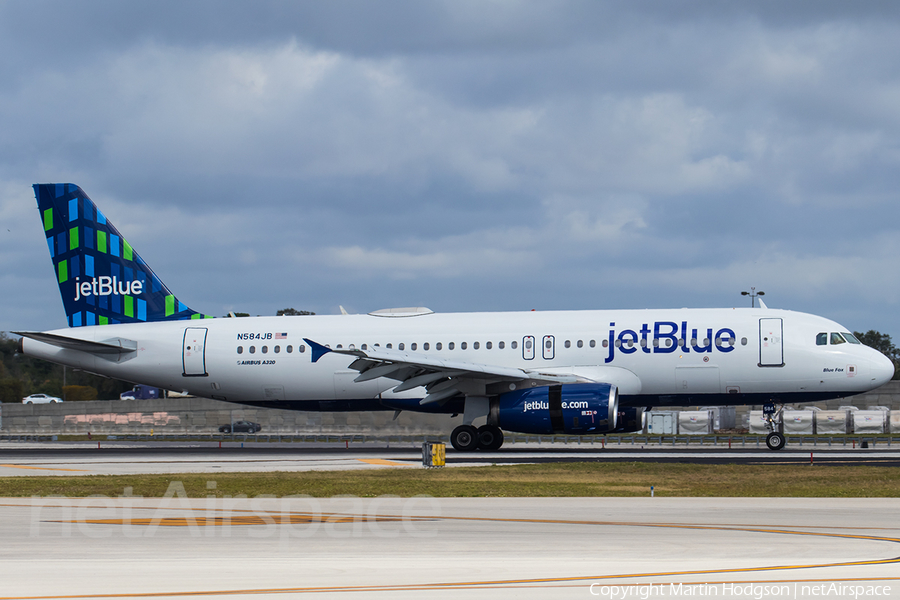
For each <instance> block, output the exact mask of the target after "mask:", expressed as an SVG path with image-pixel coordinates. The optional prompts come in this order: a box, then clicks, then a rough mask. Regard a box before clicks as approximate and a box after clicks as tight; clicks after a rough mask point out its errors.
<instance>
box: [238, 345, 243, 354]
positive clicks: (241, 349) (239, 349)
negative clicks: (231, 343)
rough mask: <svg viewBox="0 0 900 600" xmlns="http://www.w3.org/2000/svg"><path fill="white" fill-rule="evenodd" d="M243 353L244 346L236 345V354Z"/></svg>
mask: <svg viewBox="0 0 900 600" xmlns="http://www.w3.org/2000/svg"><path fill="white" fill-rule="evenodd" d="M243 353H244V347H243V346H238V354H243Z"/></svg>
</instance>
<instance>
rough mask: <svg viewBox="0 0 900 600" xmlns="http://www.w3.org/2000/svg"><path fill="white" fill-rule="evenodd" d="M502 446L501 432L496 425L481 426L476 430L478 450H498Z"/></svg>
mask: <svg viewBox="0 0 900 600" xmlns="http://www.w3.org/2000/svg"><path fill="white" fill-rule="evenodd" d="M502 445H503V432H502V431H500V428H499V427H497V426H496V425H482V426H481V427H479V428H478V448H480V449H481V450H499V449H500V446H502Z"/></svg>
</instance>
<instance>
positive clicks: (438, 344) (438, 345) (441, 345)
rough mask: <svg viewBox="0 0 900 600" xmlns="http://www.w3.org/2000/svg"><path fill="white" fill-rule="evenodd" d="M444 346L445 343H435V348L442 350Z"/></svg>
mask: <svg viewBox="0 0 900 600" xmlns="http://www.w3.org/2000/svg"><path fill="white" fill-rule="evenodd" d="M443 347H444V346H443V344H441V343H440V342H438V343H437V344H435V345H434V349H435V350H440V349H441V348H443Z"/></svg>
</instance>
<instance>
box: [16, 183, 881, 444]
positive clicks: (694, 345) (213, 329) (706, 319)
mask: <svg viewBox="0 0 900 600" xmlns="http://www.w3.org/2000/svg"><path fill="white" fill-rule="evenodd" d="M33 187H34V192H35V197H36V199H37V204H38V208H39V211H40V217H41V220H42V223H43V227H44V233H45V235H46V238H47V244H48V247H49V250H50V255H51V257H52V261H53V266H54V270H55V275H56V279H57V281H58V283H59V290H60V294H61V295H62V301H63V305H64V307H65V311H66V315H67V317H68V325H69V328H67V329H57V330H52V331H45V332H36V331H19V332H14V333H16V334H17V335H20V336H22V337H21V338H20V339H19V342H18V350H19V352H21V353H22V354H25V355H28V356H33V357H37V358H41V359H45V360H48V361H52V362H55V363H59V364H63V365H67V366H69V367H73V368H78V369H83V370H85V371H89V372H94V373H98V374H101V375H104V376H108V377H113V378H116V379H123V380H127V381H133V382H137V383H142V384H146V385H151V386H155V387H159V388H164V389H169V390H184V391H185V392H188V393H190V394H194V395H196V396H202V397H208V398H213V399H217V400H223V401H227V402H233V403H238V404H243V405H251V406H257V407H274V408H283V409H293V410H304V411H374V410H393V411H404V410H408V411H418V412H424V413H449V414H453V415H454V416H457V415H460V414H461V415H462V424H461V425H459V426H457V427H456V428H454V429H453V431H452V432H451V434H450V441H451V443H452V445H453V446H454V448H456V449H457V450H458V451H473V450H476V449H481V450H484V451H493V450H498V449H499V448H500V447H501V445H502V444H503V431H504V430H505V431H508V432H519V433H528V434H572V435H603V434H607V433H616V432H619V433H625V432H635V431H641V430H642V429H643V428H644V425H645V422H646V419H645V415H646V411H648V410H649V409H650V408H652V407H672V406H697V405H702V406H710V405H754V404H762V405H764V406H765V408H766V412H767V413H772V412H774V406H775V404H776V403H777V404H784V403H800V402H818V401H823V400H829V399H833V398H841V397H846V396H852V395H854V394H860V393H863V392H867V391H869V390H872V389H875V388H877V387H879V386H881V385H883V384H884V383H885V382H887V381H888V380H890V379H891V377H892V376H893V374H894V365H893V363H892V362H891V361H890V360H889V359H888V358H887V357H885V356H884V355H882V354H881V353H879V352H878V351H876V350H874V349H872V348H869V347H867V346H865V345H863V344H861V343H860V342H859V340H857V339H856V338H855V337H854V336H853V335H852V334H851V333H850V332H849V331H848V330H847V328H845V327H843V326H841V325H839V324H838V323H836V322H834V321H831V320H828V319H825V318H822V317H818V316H815V315H811V314H804V313H800V312H793V311H789V310H778V309H770V308H768V307H766V306H765V304H762V303H761V307H760V308H755V307H753V308H728V309H721V308H720V309H687V308H682V309H671V310H581V311H528V312H480V313H447V314H438V313H435V312H433V311H431V310H429V309H427V308H424V307H411V308H394V309H385V310H376V311H374V312H371V313H368V314H364V315H346V314H341V315H322V316H304V317H284V316H278V317H244V318H212V317H211V316H210V315H208V314H204V313H200V312H197V311H195V310H192V309H191V308H189V307H188V306H187V305H185V304H184V303H182V302H181V300H179V299H178V298H177V297H176V296H175V295H174V294H173V293H172V292H171V291H170V290H169V288H168V287H167V286H166V285H165V284H164V283H163V282H162V280H160V279H159V277H157V275H156V274H155V273H154V272H153V270H151V269H150V267H149V266H148V265H147V263H145V262H144V260H143V259H141V257H140V256H139V255H138V253H137V252H136V251H135V250H134V248H133V247H132V246H131V245H130V244H129V243H128V242H127V241H126V240H125V238H124V237H123V236H122V235H121V234H120V233H119V231H118V230H117V229H116V228H115V227H114V226H113V225H112V223H110V222H109V221H108V220H107V218H106V216H105V215H104V214H103V213H102V212H101V211H100V210H99V209H98V208H97V207H96V206H95V205H94V203H93V202H92V201H91V199H90V198H88V196H87V195H86V194H85V193H84V192H83V191H82V190H81V188H79V187H78V186H77V185H74V184H70V183H63V184H35V185H34V186H33ZM342 312H343V311H342ZM396 414H399V412H397V413H396ZM482 419H483V420H484V422H483V424H482V425H480V426H479V427H476V426H475V422H476V420H478V421H479V422H481V420H482ZM770 430H771V432H770V433H769V434H768V436H767V439H766V444H767V446H768V447H769V448H771V449H773V450H777V449H780V448H782V447H783V446H784V444H785V438H784V435H783V434H782V433H780V432H779V431H777V428H776V427H775V426H774V419H770Z"/></svg>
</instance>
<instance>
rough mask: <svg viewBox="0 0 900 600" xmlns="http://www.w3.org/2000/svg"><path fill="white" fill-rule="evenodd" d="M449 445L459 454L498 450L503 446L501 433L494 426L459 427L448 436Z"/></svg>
mask: <svg viewBox="0 0 900 600" xmlns="http://www.w3.org/2000/svg"><path fill="white" fill-rule="evenodd" d="M450 443H451V444H453V447H454V448H456V449H457V450H459V451H460V452H471V451H472V450H475V449H480V450H499V449H500V446H502V445H503V432H502V431H500V428H499V427H497V426H496V425H482V426H481V427H479V428H477V429H476V428H475V427H474V426H473V425H460V426H459V427H457V428H456V429H454V430H453V433H451V434H450Z"/></svg>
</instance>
